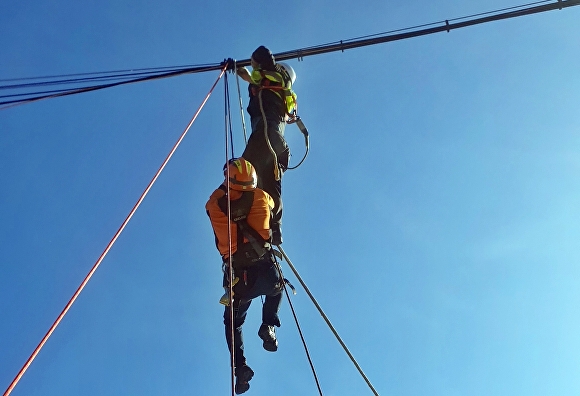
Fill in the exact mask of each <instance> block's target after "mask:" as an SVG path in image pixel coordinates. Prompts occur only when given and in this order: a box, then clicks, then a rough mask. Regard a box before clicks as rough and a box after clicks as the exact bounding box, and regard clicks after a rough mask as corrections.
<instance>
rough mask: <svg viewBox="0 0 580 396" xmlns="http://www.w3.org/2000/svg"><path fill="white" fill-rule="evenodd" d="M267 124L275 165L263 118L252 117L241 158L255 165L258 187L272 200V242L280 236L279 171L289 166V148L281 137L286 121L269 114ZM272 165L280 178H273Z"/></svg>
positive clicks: (280, 181) (280, 189)
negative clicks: (250, 130)
mask: <svg viewBox="0 0 580 396" xmlns="http://www.w3.org/2000/svg"><path fill="white" fill-rule="evenodd" d="M267 127H268V139H269V140H270V144H271V145H272V148H273V149H274V151H275V152H276V156H277V159H278V163H277V164H274V156H273V155H272V153H271V151H270V148H269V147H268V143H267V142H266V136H265V134H264V121H263V119H262V117H261V116H260V117H252V134H251V135H250V138H249V139H248V144H247V145H246V149H245V150H244V153H243V154H242V157H244V158H245V159H247V160H248V161H250V163H251V164H252V165H254V168H255V169H256V174H257V175H258V188H261V189H262V190H264V191H266V192H267V193H268V194H270V196H271V197H272V199H273V200H274V210H273V211H272V220H271V221H270V228H271V229H272V237H273V238H274V241H273V242H274V243H275V244H277V243H276V236H280V234H281V225H282V174H283V173H284V171H285V170H286V169H287V168H288V161H289V159H290V149H289V148H288V145H287V144H286V140H284V128H285V127H286V123H285V122H284V121H283V120H281V119H280V117H278V116H273V117H268V118H267ZM275 165H277V166H278V167H279V169H280V180H276V177H275V173H274V166H275ZM280 239H281V238H280Z"/></svg>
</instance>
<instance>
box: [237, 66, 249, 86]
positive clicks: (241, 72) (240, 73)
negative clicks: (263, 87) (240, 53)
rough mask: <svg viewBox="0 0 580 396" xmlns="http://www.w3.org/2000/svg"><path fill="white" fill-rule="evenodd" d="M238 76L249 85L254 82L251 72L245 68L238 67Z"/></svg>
mask: <svg viewBox="0 0 580 396" xmlns="http://www.w3.org/2000/svg"><path fill="white" fill-rule="evenodd" d="M236 73H237V74H238V76H240V77H241V78H242V79H243V80H244V81H247V82H249V83H251V82H252V78H251V77H250V72H249V71H248V69H246V68H245V67H238V68H237V70H236Z"/></svg>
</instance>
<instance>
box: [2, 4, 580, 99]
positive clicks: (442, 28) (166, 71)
mask: <svg viewBox="0 0 580 396" xmlns="http://www.w3.org/2000/svg"><path fill="white" fill-rule="evenodd" d="M577 5H580V0H555V1H538V2H533V3H527V4H523V5H519V6H514V7H508V8H502V9H498V10H495V11H489V12H483V13H478V14H473V15H470V16H465V17H460V18H453V19H447V20H444V21H439V22H434V23H429V24H424V25H418V26H414V27H409V28H404V29H397V30H391V31H388V32H385V33H380V34H373V35H369V36H363V37H359V38H352V39H348V40H340V41H336V42H332V43H328V44H323V45H318V46H313V47H305V48H301V49H295V50H291V51H285V52H280V53H277V54H274V56H275V58H276V60H278V61H284V60H289V59H299V60H302V59H303V58H305V57H307V56H312V55H320V54H324V53H329V52H337V51H341V52H344V51H346V50H349V49H354V48H360V47H365V46H369V45H376V44H382V43H387V42H391V41H398V40H405V39H409V38H413V37H420V36H426V35H429V34H434V33H440V32H450V31H451V30H455V29H460V28H464V27H468V26H473V25H478V24H482V23H488V22H493V21H499V20H503V19H509V18H516V17H521V16H525V15H532V14H537V13H541V12H546V11H552V10H561V9H563V8H568V7H573V6H577ZM250 64H251V62H250V59H244V60H239V61H236V62H234V61H233V60H232V59H229V60H228V61H224V62H221V63H219V64H218V63H214V64H207V65H203V66H194V67H183V68H179V67H175V68H174V67H166V68H155V69H156V70H155V71H154V72H152V75H147V76H141V77H139V78H130V77H135V74H131V73H129V74H128V75H127V76H118V77H119V78H125V77H126V79H124V80H123V81H117V82H114V83H109V84H101V85H93V86H85V87H74V88H71V89H66V90H62V91H58V92H54V91H38V92H28V93H26V94H25V95H24V96H27V97H26V98H22V96H23V93H22V92H18V93H15V94H13V95H10V94H9V95H4V96H0V98H2V99H5V100H4V101H0V110H2V109H5V108H8V107H12V106H15V105H17V104H23V103H29V102H35V101H38V100H42V99H48V98H55V97H61V96H67V95H74V94H77V93H81V92H89V91H95V90H100V89H105V88H111V87H115V86H119V85H124V84H131V83H136V82H144V81H150V80H156V79H161V78H168V77H175V76H179V75H184V74H191V73H201V72H206V71H212V70H220V69H221V68H222V67H223V66H224V65H227V66H228V70H233V68H234V65H236V67H243V66H249V65H250ZM137 71H138V72H139V73H141V72H146V71H147V69H137ZM128 72H129V71H127V70H123V71H118V72H110V73H111V74H113V73H128ZM97 74H99V73H93V74H92V77H86V78H87V79H89V78H96V77H97ZM104 74H105V76H102V77H103V78H116V77H113V76H107V75H106V74H107V73H104ZM81 75H84V74H78V75H68V76H81ZM59 77H67V75H63V76H59ZM33 79H35V78H29V80H33ZM21 80H26V79H9V80H0V82H12V81H21ZM88 81H90V80H87V81H84V82H88ZM67 84H68V82H67ZM0 89H3V86H0Z"/></svg>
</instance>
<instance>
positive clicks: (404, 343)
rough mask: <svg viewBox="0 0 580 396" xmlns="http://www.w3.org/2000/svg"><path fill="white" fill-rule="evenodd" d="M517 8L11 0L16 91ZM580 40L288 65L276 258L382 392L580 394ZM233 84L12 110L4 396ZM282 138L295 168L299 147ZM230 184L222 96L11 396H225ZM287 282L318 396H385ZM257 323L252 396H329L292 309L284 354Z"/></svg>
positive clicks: (579, 14) (7, 19) (555, 27)
mask: <svg viewBox="0 0 580 396" xmlns="http://www.w3.org/2000/svg"><path fill="white" fill-rule="evenodd" d="M518 4H521V3H518V2H514V1H508V0H484V1H478V2H466V1H459V0H442V1H437V2H432V1H425V0H410V1H406V2H394V1H369V2H350V1H343V2H336V1H328V0H324V1H302V0H297V1H294V2H291V3H288V2H266V1H255V2H230V1H212V2H203V3H202V2H191V1H180V0H165V1H155V0H150V1H147V2H142V1H111V0H100V1H93V0H87V1H82V2H76V1H67V0H61V1H51V2H26V1H24V2H23V1H20V2H2V3H0V49H1V50H0V79H10V78H18V77H35V76H47V75H55V74H67V73H82V72H99V71H110V70H119V69H131V68H145V67H157V66H180V65H189V64H202V63H216V62H220V61H222V60H223V59H225V58H230V57H231V58H234V59H247V58H249V56H250V54H251V52H252V51H253V50H254V49H255V48H256V47H257V46H259V45H261V44H264V45H266V46H268V47H270V48H271V49H272V51H273V52H274V53H276V52H283V51H288V50H293V49H299V48H302V47H308V46H312V45H318V44H324V43H328V42H334V41H339V40H346V39H350V38H354V37H360V36H365V35H369V34H375V33H381V32H385V31H389V30H392V29H398V28H404V27H409V26H415V25H420V24H423V23H429V22H436V21H442V20H445V19H452V18H456V17H462V16H466V15H472V14H476V13H479V12H485V11H491V10H495V9H500V8H504V7H510V6H514V5H518ZM579 20H580V7H571V8H567V9H564V10H561V11H551V12H547V13H542V14H537V15H533V16H526V17H521V18H517V19H510V20H504V21H500V22H493V23H489V24H483V25H478V26H474V27H469V28H464V29H460V30H455V31H452V32H450V33H439V34H435V35H430V36H425V37H420V38H414V39H410V40H403V41H398V42H392V43H388V44H382V45H377V46H370V47H365V48H360V49H353V50H348V51H345V52H344V53H341V52H336V53H330V54H325V55H318V56H312V57H306V58H304V60H303V61H300V62H299V61H298V60H291V61H289V63H290V64H291V65H292V66H293V67H294V68H295V70H296V73H297V75H298V78H297V81H296V84H295V89H296V92H297V93H298V101H299V112H300V115H301V116H302V119H303V120H304V122H305V123H306V125H307V126H308V128H309V130H310V134H311V151H310V154H309V156H308V158H307V160H306V161H305V163H304V164H303V165H302V166H301V167H300V168H298V169H297V170H294V171H290V172H288V173H287V174H286V175H285V177H284V192H283V197H284V203H285V213H284V223H283V232H284V245H283V247H284V249H285V251H286V252H287V253H288V255H289V256H290V258H291V259H292V261H293V263H294V264H295V266H296V267H297V269H298V271H299V272H300V274H301V276H302V278H303V279H304V281H305V282H306V284H307V285H308V286H309V288H310V290H311V291H312V293H313V294H314V296H315V297H316V298H317V299H318V301H319V303H320V305H321V306H322V308H323V309H324V311H325V312H326V314H327V315H328V317H329V318H330V320H331V321H332V323H333V324H334V326H335V327H336V329H337V331H338V332H339V334H340V335H341V337H342V338H343V340H344V342H345V343H346V344H347V346H348V347H349V348H350V350H351V352H352V353H353V355H354V356H355V358H356V359H357V360H358V362H359V364H360V365H361V367H362V369H363V370H364V371H365V373H366V374H367V376H368V377H369V379H370V380H371V382H372V383H373V385H374V386H375V388H376V389H377V391H378V392H379V394H381V395H401V396H409V395H446V396H447V395H482V396H483V395H486V396H487V395H526V396H529V395H538V396H544V395H578V394H580V379H579V378H580V377H579V376H578V373H579V372H580V359H578V356H580V341H579V337H578V332H579V331H578V327H579V326H578V325H579V324H580V320H579V314H580V312H579V307H580V287H579V280H580V269H579V266H578V262H579V261H580V253H579V249H578V241H579V240H580V225H579V224H580V205H579V204H578V203H579V202H580V178H579V177H578V175H579V171H580V159H579V158H580V157H579V153H580V137H579V130H580V111H578V103H579V102H580V78H579V75H578V70H580V40H579V37H580V23H578V21H579ZM217 76H218V73H217V72H210V73H203V74H193V75H187V76H182V77H175V78H170V79H164V80H160V81H155V82H147V83H140V84H134V85H128V86H123V87H117V88H111V89H107V90H102V91H98V92H93V93H84V94H80V95H74V96H69V97H65V98H59V99H51V100H46V101H41V102H37V103H31V104H26V105H23V106H18V107H14V108H10V109H5V110H2V111H0V150H1V151H0V185H1V186H2V188H1V190H0V191H1V192H0V243H1V246H2V255H1V262H0V264H1V265H0V313H1V315H2V326H0V387H2V390H5V389H6V388H8V386H9V384H10V382H11V381H12V380H13V378H14V377H15V375H16V374H17V373H18V371H19V370H20V368H21V367H22V365H23V364H24V363H25V361H26V359H27V358H28V356H29V355H30V354H31V353H32V351H33V349H34V348H35V347H36V345H37V344H38V342H39V341H40V339H41V338H42V336H43V335H44V334H45V332H46V331H47V330H48V328H49V327H50V325H51V324H52V322H53V321H54V319H55V318H56V317H57V315H58V314H59V313H60V312H61V310H62V309H63V308H64V306H65V304H66V303H67V301H68V300H69V298H70V297H71V296H72V294H73V293H74V291H75V290H76V288H77V287H78V286H79V284H80V283H81V281H82V279H83V278H84V277H85V275H86V274H87V273H88V271H89V270H90V268H91V267H92V266H93V264H94V263H95V262H96V260H97V258H98V257H99V255H100V254H101V252H102V251H103V250H104V248H105V246H106V245H107V244H108V242H109V240H110V239H111V238H112V237H113V235H114V233H115V232H116V231H117V229H118V227H119V226H120V225H121V223H122V222H123V220H124V219H125V217H126V216H127V214H128V213H129V211H130V210H131V208H132V207H133V205H134V204H135V202H136V201H137V199H138V197H139V196H140V194H141V192H142V191H143V190H144V189H145V187H146V186H147V184H148V183H149V181H150V180H151V178H152V177H153V175H154V173H155V172H156V170H157V169H158V167H159V166H160V165H161V163H162V161H163V160H164V159H165V157H166V155H167V154H168V153H169V151H170V149H171V147H172V146H173V144H174V143H175V142H176V140H177V139H178V137H179V136H180V134H181V133H182V131H183V130H184V128H185V127H186V125H187V124H188V122H189V120H190V119H191V117H192V115H193V113H194V112H195V110H196V109H197V107H198V106H199V105H200V103H201V101H202V99H203V97H204V96H205V94H206V93H207V92H208V90H209V88H210V87H211V85H212V84H213V82H214V81H215V80H216V78H217ZM231 77H232V76H231V75H230V84H231V85H230V91H231V92H232V103H234V105H237V90H236V88H235V84H234V81H235V80H234V79H232V78H231ZM2 84H5V82H2ZM242 92H243V93H244V94H243V99H244V104H247V100H246V95H245V84H244V86H243V87H242ZM234 110H235V112H234V117H235V118H234V127H235V131H234V132H235V134H236V147H235V151H236V154H237V155H239V154H240V153H241V152H242V150H243V138H242V136H243V134H242V131H241V128H240V127H239V125H240V121H239V110H238V109H237V108H236V107H235V108H234ZM286 136H287V139H288V142H289V144H290V146H291V149H292V151H293V157H292V160H291V162H292V163H294V164H295V163H296V162H298V160H299V159H300V158H301V157H302V155H303V153H304V143H303V139H302V136H301V135H300V133H299V131H298V129H297V128H296V127H295V126H289V127H288V128H287V131H286ZM224 160H225V148H224V86H223V81H222V82H220V84H219V85H218V87H217V88H216V91H215V92H214V94H213V95H212V97H211V98H210V100H209V102H208V104H207V105H206V107H205V108H204V109H203V111H202V113H201V115H200V117H199V118H198V120H197V121H196V123H194V125H193V127H192V128H191V130H190V132H189V134H188V135H187V137H186V139H185V140H184V142H183V143H182V145H181V146H180V148H179V149H178V150H177V152H176V154H175V156H174V157H173V159H172V160H171V161H170V162H169V164H168V166H167V168H166V169H165V171H164V172H163V173H162V175H161V177H160V178H159V180H158V181H157V183H156V184H155V186H154V187H153V189H152V190H151V192H150V193H149V195H148V196H147V198H146V199H145V201H144V202H143V204H142V206H141V208H140V209H139V210H138V211H137V213H136V215H135V216H134V218H133V219H132V220H131V222H130V223H129V225H128V226H127V228H126V230H125V232H124V233H123V234H122V235H121V237H120V238H119V239H118V241H117V243H116V244H115V246H114V247H113V249H112V250H111V251H110V253H109V254H108V256H107V257H106V259H105V260H104V261H103V263H102V265H101V267H100V268H99V270H98V271H97V272H96V274H95V275H94V277H93V279H92V280H91V281H90V283H89V284H88V286H87V287H86V288H85V290H84V292H83V293H82V294H81V296H80V297H79V299H78V300H77V302H76V303H75V305H73V307H72V309H71V310H70V312H69V313H68V315H67V316H66V317H65V319H64V320H63V321H62V323H61V325H60V326H59V327H58V328H57V330H56V331H55V333H54V334H53V336H52V337H51V338H50V340H49V341H48V342H47V344H46V345H45V347H44V349H43V350H42V351H41V353H40V354H39V355H38V357H37V358H36V360H35V361H34V363H33V364H32V365H31V367H30V368H29V370H28V371H27V373H26V374H25V375H24V377H23V378H22V379H21V381H20V383H19V384H18V386H17V387H16V388H15V390H14V391H13V392H12V395H15V396H21V395H22V396H47V395H59V396H64V395H66V396H69V395H172V396H177V395H210V396H213V395H228V394H231V388H230V371H229V370H230V369H229V354H228V351H227V347H226V345H225V340H224V335H223V333H224V330H223V324H222V309H223V307H222V306H221V305H220V304H219V303H218V299H219V297H220V295H221V294H222V291H223V290H222V288H221V269H220V257H219V254H218V253H217V250H216V249H215V245H214V240H213V234H212V231H211V227H210V224H209V221H208V219H207V217H206V214H205V211H204V204H205V202H206V201H207V198H208V197H209V195H210V193H211V192H212V191H213V190H214V189H215V188H216V187H217V186H218V185H219V184H220V183H221V181H222V174H221V168H222V164H223V163H224ZM283 269H284V270H285V275H286V276H287V277H288V278H289V279H290V281H291V282H292V283H293V284H294V285H295V286H297V287H298V294H297V295H296V296H294V297H293V302H294V304H295V308H296V311H297V313H298V318H299V320H300V324H301V326H302V330H303V332H304V335H305V337H306V341H307V343H308V347H309V351H310V354H311V356H312V359H313V361H314V364H315V367H316V370H317V374H318V376H319V379H320V383H321V386H322V390H323V392H324V394H325V395H329V396H352V395H366V394H368V395H371V394H372V392H371V391H370V390H369V388H368V387H367V385H366V383H365V382H364V381H363V379H362V378H361V377H360V375H359V374H358V372H357V371H356V369H355V368H354V366H353V364H352V363H351V362H350V360H349V359H348V357H347V356H346V354H345V353H344V351H343V350H342V349H341V348H340V345H339V344H338V342H337V341H336V339H334V337H333V335H332V333H331V332H330V331H329V329H328V328H327V327H326V324H325V323H324V321H323V320H322V319H321V317H320V315H319V314H318V312H317V311H316V309H315V308H314V306H313V304H312V303H311V302H310V300H309V299H308V297H307V295H306V293H305V292H304V291H303V290H301V288H300V287H299V284H298V282H297V281H296V279H295V277H294V275H292V274H291V271H290V270H289V269H288V267H287V266H286V264H283ZM259 306H260V302H259V300H258V301H256V302H255V303H254V305H253V306H252V307H251V309H250V313H249V316H248V319H247V322H246V325H245V333H246V344H247V353H246V355H247V358H248V364H249V365H250V366H251V367H252V368H253V369H254V371H255V372H256V375H255V377H254V379H253V380H252V381H251V389H250V390H249V392H248V393H247V394H248V395H271V394H276V395H280V396H285V395H315V394H318V392H317V390H316V386H315V383H314V380H313V376H312V373H311V371H310V368H309V365H308V363H307V360H306V357H305V353H304V350H303V349H302V346H301V343H300V340H299V336H298V332H297V330H296V326H295V325H294V323H293V319H292V317H291V313H290V310H289V307H288V304H287V302H284V303H283V306H282V309H281V317H282V322H283V326H282V328H280V329H279V331H278V337H279V341H280V348H279V351H278V352H276V353H275V354H272V353H268V352H266V351H264V350H263V349H262V347H261V342H260V340H259V339H258V337H257V335H256V332H257V330H258V327H259V325H260V309H259V308H260V307H259Z"/></svg>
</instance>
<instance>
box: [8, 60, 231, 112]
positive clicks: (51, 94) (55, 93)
mask: <svg viewBox="0 0 580 396" xmlns="http://www.w3.org/2000/svg"><path fill="white" fill-rule="evenodd" d="M226 67H227V65H224V64H220V65H217V66H204V67H194V68H188V69H181V70H176V71H170V72H162V73H158V74H155V75H153V76H146V77H140V78H134V79H128V80H124V81H118V82H114V83H109V84H101V85H92V86H88V87H81V88H72V89H65V90H57V91H54V90H53V91H42V92H35V93H29V94H28V95H38V94H41V95H40V96H33V97H30V98H26V99H15V100H6V101H3V102H0V110H3V109H6V108H9V107H13V106H16V105H21V104H25V103H31V102H37V101H39V100H43V99H50V98H58V97H62V96H68V95H75V94H78V93H83V92H91V91H97V90H101V89H105V88H112V87H116V86H119V85H126V84H134V83H138V82H144V81H152V80H158V79H162V78H168V77H175V76H180V75H183V74H191V73H201V72H206V71H212V70H220V69H222V68H226ZM18 95H22V94H18Z"/></svg>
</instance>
